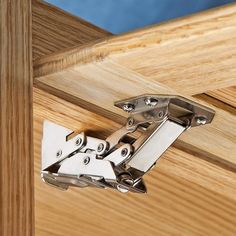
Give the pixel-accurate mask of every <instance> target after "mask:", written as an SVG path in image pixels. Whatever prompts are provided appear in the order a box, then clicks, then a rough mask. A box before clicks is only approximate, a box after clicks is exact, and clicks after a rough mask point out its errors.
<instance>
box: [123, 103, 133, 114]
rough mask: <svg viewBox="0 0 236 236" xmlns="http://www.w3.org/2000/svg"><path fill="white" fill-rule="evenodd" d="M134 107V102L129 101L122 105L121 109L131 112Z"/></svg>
mask: <svg viewBox="0 0 236 236" xmlns="http://www.w3.org/2000/svg"><path fill="white" fill-rule="evenodd" d="M134 108H135V106H134V104H131V103H127V104H124V105H123V110H124V111H126V112H131V111H133V110H134Z"/></svg>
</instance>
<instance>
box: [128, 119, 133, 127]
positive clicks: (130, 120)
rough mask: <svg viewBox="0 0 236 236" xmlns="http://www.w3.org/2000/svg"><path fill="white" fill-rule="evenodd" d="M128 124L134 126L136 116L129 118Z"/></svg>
mask: <svg viewBox="0 0 236 236" xmlns="http://www.w3.org/2000/svg"><path fill="white" fill-rule="evenodd" d="M127 124H128V126H132V125H133V124H134V118H129V119H128V122H127Z"/></svg>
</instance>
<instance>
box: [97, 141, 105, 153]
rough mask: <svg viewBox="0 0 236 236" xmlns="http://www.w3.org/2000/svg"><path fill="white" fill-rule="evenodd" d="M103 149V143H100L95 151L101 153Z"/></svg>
mask: <svg viewBox="0 0 236 236" xmlns="http://www.w3.org/2000/svg"><path fill="white" fill-rule="evenodd" d="M103 149H104V144H103V143H100V144H99V145H98V148H97V151H98V152H101V151H103Z"/></svg>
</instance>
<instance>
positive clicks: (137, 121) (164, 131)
mask: <svg viewBox="0 0 236 236" xmlns="http://www.w3.org/2000/svg"><path fill="white" fill-rule="evenodd" d="M115 106H117V107H118V108H121V109H123V110H124V111H126V112H128V113H129V117H128V119H127V123H126V124H125V125H124V126H123V127H121V128H120V129H119V130H117V131H116V132H114V133H113V134H111V135H110V136H109V137H107V138H106V139H105V140H102V139H98V138H95V137H90V136H87V135H86V134H85V133H79V134H77V135H74V136H73V137H72V135H71V134H72V133H73V132H72V131H71V130H69V129H67V128H64V127H62V126H59V125H57V124H54V123H51V122H49V121H45V122H44V130H43V140H42V172H41V175H42V179H43V180H44V181H45V182H46V183H48V184H50V185H53V186H55V187H58V188H60V189H67V188H68V187H69V186H77V187H88V186H90V187H97V188H113V189H117V190H119V191H120V192H128V191H130V192H136V193H146V191H147V190H146V186H145V184H144V181H143V176H144V175H145V174H146V173H147V172H149V171H150V170H151V169H152V168H153V167H154V166H155V164H156V162H157V160H158V159H159V158H160V157H161V156H162V154H163V153H164V152H165V151H166V150H167V149H168V147H169V146H170V145H171V144H172V143H173V142H174V141H175V140H176V139H177V138H178V137H179V135H181V134H182V133H183V132H184V131H185V130H187V129H189V128H190V127H195V126H201V125H205V124H209V123H211V122H212V120H213V117H214V114H215V112H214V111H213V110H212V109H210V108H208V107H206V106H203V105H201V104H198V103H196V102H193V101H190V100H188V99H186V98H184V97H181V96H173V95H143V96H139V97H134V98H130V99H127V100H122V101H118V102H116V103H115Z"/></svg>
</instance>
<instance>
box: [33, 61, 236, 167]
mask: <svg viewBox="0 0 236 236" xmlns="http://www.w3.org/2000/svg"><path fill="white" fill-rule="evenodd" d="M35 82H36V84H35V85H36V86H39V87H40V88H43V89H45V90H47V91H50V92H51V93H55V94H56V95H57V96H59V97H61V98H63V99H68V100H69V101H73V102H76V104H77V105H80V106H82V107H84V108H86V109H88V110H91V111H93V112H96V113H98V114H101V115H104V116H106V117H108V118H110V119H113V120H115V121H117V122H120V123H122V122H123V123H124V122H125V117H127V116H128V114H127V113H125V112H124V111H122V110H121V109H118V108H116V107H114V105H113V104H114V102H115V101H118V100H122V99H127V98H129V97H134V96H139V95H142V94H145V93H146V94H177V92H176V91H174V90H173V89H170V88H168V87H166V86H164V85H162V84H159V83H154V82H152V81H149V80H148V79H146V77H141V76H140V75H139V74H137V73H134V72H133V71H130V70H128V69H127V68H126V67H123V66H120V65H119V64H117V63H115V62H114V61H112V60H111V59H107V60H104V61H102V62H93V63H88V64H85V65H78V66H77V67H76V66H74V67H73V68H68V69H67V70H64V71H61V72H57V73H54V74H49V75H47V76H43V77H40V78H37V80H36V81H35ZM184 96H185V95H184ZM190 99H192V100H194V101H197V102H200V103H204V104H205V105H208V106H211V107H212V108H213V109H214V110H215V111H216V115H215V118H214V120H213V122H212V124H210V125H207V126H202V127H198V128H193V129H190V130H188V131H187V132H185V133H184V134H183V135H181V136H180V137H179V139H178V140H179V141H178V142H177V144H178V145H179V147H181V148H184V149H185V150H191V151H194V152H198V153H201V154H204V155H205V156H206V157H208V158H209V159H212V160H214V161H215V160H217V161H219V162H222V163H224V164H227V165H230V166H232V167H235V164H236V159H235V153H236V135H235V134H236V117H235V116H234V115H232V114H230V113H228V112H226V111H224V110H221V109H219V108H217V107H215V106H213V105H211V104H208V103H205V102H203V101H199V100H197V99H195V98H193V97H192V98H190ZM91 104H92V105H91ZM229 124H230V125H229Z"/></svg>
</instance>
